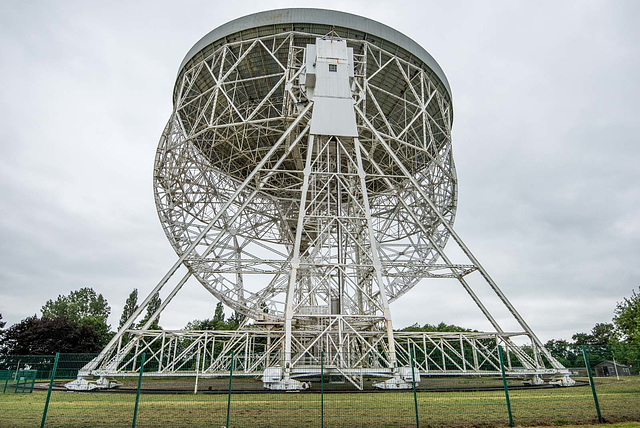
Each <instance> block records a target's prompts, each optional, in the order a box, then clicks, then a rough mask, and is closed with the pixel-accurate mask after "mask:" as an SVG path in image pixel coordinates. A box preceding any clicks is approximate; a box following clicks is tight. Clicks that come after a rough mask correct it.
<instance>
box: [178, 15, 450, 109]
mask: <svg viewBox="0 0 640 428" xmlns="http://www.w3.org/2000/svg"><path fill="white" fill-rule="evenodd" d="M281 24H320V25H329V26H336V27H343V28H349V29H353V30H356V31H361V32H363V33H365V34H367V35H371V36H374V37H377V38H380V39H383V40H386V41H388V42H390V43H393V44H394V45H397V46H399V47H401V48H403V49H405V50H406V51H408V52H409V53H411V54H412V55H415V56H416V57H417V58H418V59H419V60H420V61H422V62H423V63H424V64H425V65H426V66H427V67H429V68H430V69H431V70H432V71H433V72H434V73H435V74H436V76H437V77H438V78H439V79H440V81H441V82H442V84H443V85H444V87H445V88H446V90H447V93H448V95H449V99H452V98H453V97H452V94H451V87H450V86H449V81H448V80H447V77H446V75H445V74H444V71H443V70H442V68H441V67H440V64H438V62H437V61H436V60H435V59H434V58H433V57H432V56H431V54H429V52H427V51H426V50H425V49H424V48H423V47H422V46H420V45H419V44H418V43H416V42H415V41H414V40H413V39H411V38H409V37H408V36H406V35H404V34H402V33H401V32H400V31H398V30H395V29H393V28H391V27H389V26H387V25H385V24H382V23H380V22H378V21H374V20H373V19H369V18H365V17H364V16H360V15H354V14H352V13H347V12H340V11H337V10H329V9H315V8H284V9H274V10H267V11H263V12H257V13H253V14H250V15H246V16H242V17H240V18H236V19H234V20H232V21H229V22H227V23H225V24H222V25H221V26H219V27H217V28H215V29H213V30H212V31H210V32H209V33H207V34H206V35H205V36H204V37H202V38H201V39H200V40H198V42H197V43H196V44H195V45H193V47H192V48H191V49H189V52H187V55H186V56H185V57H184V59H183V60H182V63H181V64H180V67H179V68H178V75H177V76H178V77H179V76H180V74H181V73H182V71H183V68H184V67H185V65H187V64H188V63H189V61H190V60H191V59H192V58H193V57H195V56H196V55H197V54H198V52H200V51H202V50H203V49H205V48H206V47H207V46H209V45H210V44H212V43H214V42H216V41H218V40H220V39H223V38H225V37H228V36H230V35H232V34H235V33H239V32H241V31H245V30H248V29H251V28H258V27H264V26H269V25H274V26H275V25H281Z"/></svg>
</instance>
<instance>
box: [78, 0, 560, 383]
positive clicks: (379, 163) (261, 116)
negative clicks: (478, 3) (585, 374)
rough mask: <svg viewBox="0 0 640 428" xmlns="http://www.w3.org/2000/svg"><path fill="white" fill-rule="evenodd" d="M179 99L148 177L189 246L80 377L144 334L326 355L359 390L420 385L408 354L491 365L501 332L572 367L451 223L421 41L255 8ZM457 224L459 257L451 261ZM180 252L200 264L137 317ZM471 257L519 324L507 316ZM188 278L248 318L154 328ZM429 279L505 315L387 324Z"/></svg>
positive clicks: (167, 349)
mask: <svg viewBox="0 0 640 428" xmlns="http://www.w3.org/2000/svg"><path fill="white" fill-rule="evenodd" d="M173 105H174V109H173V112H172V114H171V116H170V118H169V121H168V123H167V125H166V127H165V129H164V132H163V133H162V137H161V139H160V143H159V146H158V151H157V154H156V158H155V169H154V189H155V198H156V204H157V209H158V214H159V216H160V220H161V223H162V226H163V228H164V231H165V233H166V235H167V238H168V239H169V241H170V243H171V245H172V246H173V248H174V249H175V251H176V253H177V254H178V256H179V259H178V261H177V262H176V263H175V265H174V266H173V267H172V268H171V269H170V270H169V272H168V273H167V274H166V275H165V277H164V278H163V279H162V280H161V281H160V283H159V284H158V285H157V286H156V287H155V288H154V289H153V290H152V292H151V293H150V294H149V296H148V297H147V298H146V300H145V301H144V302H143V303H142V304H141V305H140V307H139V309H138V310H137V311H136V313H135V314H134V315H133V316H132V317H131V319H130V320H129V321H128V322H127V323H126V324H125V325H124V326H123V327H122V329H121V330H120V331H119V332H118V334H117V335H116V336H115V337H114V338H113V340H111V342H110V343H109V345H107V347H106V348H105V349H104V350H103V351H102V352H101V353H100V355H99V356H98V357H96V358H95V359H94V360H93V361H92V362H91V363H89V364H88V365H87V366H85V367H84V368H83V370H82V371H81V372H80V373H79V377H78V380H76V381H74V382H72V383H71V384H68V387H69V388H72V389H92V388H97V387H110V386H114V385H115V381H113V380H111V378H112V377H117V376H130V375H135V373H136V371H137V370H138V368H137V367H136V361H137V360H138V356H139V355H140V354H141V353H142V352H147V354H148V355H149V356H148V357H147V364H148V365H149V367H153V369H145V372H144V374H145V375H149V376H151V375H156V376H181V375H183V376H194V375H197V376H200V377H215V376H228V375H229V373H228V367H229V362H230V359H231V358H234V359H235V370H234V374H238V375H243V376H247V375H253V376H255V375H261V376H262V378H263V382H264V386H265V387H266V388H269V389H274V390H299V389H303V388H305V387H307V386H308V383H307V382H306V381H305V379H309V378H310V377H311V376H312V375H314V374H316V375H317V373H318V371H319V365H320V359H321V358H323V359H324V366H325V373H327V374H331V375H334V376H342V377H344V379H346V380H347V381H349V382H351V383H352V384H353V385H354V386H355V387H357V388H360V389H361V388H362V385H363V378H364V377H366V378H370V377H377V378H379V381H378V382H376V383H375V384H374V386H376V387H378V388H381V389H402V388H410V387H411V382H412V378H411V367H410V361H411V357H410V355H411V354H412V353H413V355H414V356H415V361H414V368H415V369H416V370H417V371H418V373H419V375H421V376H423V377H424V376H428V375H442V374H453V375H455V374H459V375H469V374H473V375H482V374H496V373H498V372H499V369H500V366H499V362H498V353H497V349H498V346H503V347H504V348H505V350H506V355H507V357H508V358H507V366H508V367H507V371H508V374H509V375H512V376H519V377H521V378H523V379H526V380H528V381H532V382H535V383H539V382H543V381H544V380H543V378H547V379H552V380H553V381H555V382H559V383H561V384H564V385H567V384H570V383H571V379H570V378H569V377H568V371H567V370H566V369H565V368H564V367H563V366H562V365H561V364H560V363H559V362H558V361H557V360H556V359H555V358H553V357H552V356H551V355H550V353H549V352H548V351H547V350H546V349H545V348H544V346H543V345H542V343H541V342H540V340H539V339H538V338H537V337H536V335H535V334H534V333H533V331H532V330H531V328H530V327H529V326H528V325H527V324H526V323H525V321H524V320H523V318H522V317H521V316H520V315H519V314H518V312H517V311H516V309H515V308H514V307H513V305H512V304H511V303H510V302H509V300H507V298H506V297H505V295H504V294H503V293H502V292H501V291H500V289H499V288H498V286H497V285H496V284H495V282H494V281H493V279H492V278H491V277H490V276H489V274H488V273H487V272H486V270H485V269H484V268H483V267H482V266H481V265H480V263H479V262H478V260H477V259H476V258H475V256H474V255H473V254H472V253H471V251H470V250H469V249H468V248H467V246H466V245H465V244H464V242H463V241H462V240H461V238H460V237H459V236H458V235H457V233H456V232H455V230H454V229H453V224H454V218H455V214H456V205H457V179H456V170H455V166H454V161H453V156H452V150H451V126H452V122H453V109H452V99H451V90H450V87H449V83H448V81H447V78H446V76H445V75H444V72H443V71H442V69H441V68H440V66H439V65H438V63H437V62H436V61H435V60H434V59H433V58H432V57H431V55H430V54H429V53H428V52H427V51H425V50H424V49H423V48H422V47H421V46H419V45H418V44H417V43H415V42H414V41H413V40H411V39H409V38H408V37H406V36H404V35H403V34H401V33H400V32H398V31H396V30H394V29H392V28H390V27H387V26H385V25H383V24H380V23H378V22H375V21H372V20H369V19H366V18H363V17H360V16H356V15H351V14H347V13H342V12H335V11H329V10H319V9H282V10H274V11H268V12H261V13H257V14H253V15H249V16H245V17H243V18H239V19H236V20H234V21H231V22H229V23H226V24H224V25H222V26H221V27H218V28H216V29H215V30H213V31H212V32H210V33H209V34H207V35H206V36H205V37H203V38H202V39H201V40H200V41H199V42H198V43H196V44H195V45H194V46H193V48H191V50H190V51H189V52H188V53H187V56H186V57H185V58H184V60H183V61H182V64H181V65H180V68H179V72H178V76H177V78H176V83H175V86H174V91H173ZM449 241H451V242H449ZM448 242H449V244H450V245H452V246H457V247H458V248H459V249H460V250H461V253H462V254H464V255H465V257H466V261H465V262H464V263H454V262H452V261H451V259H450V258H449V256H448V255H447V254H448V253H447V252H446V251H445V247H446V246H447V243H448ZM181 266H186V268H187V269H188V273H187V275H186V276H185V277H183V278H182V279H181V280H179V281H178V282H177V284H176V285H174V286H173V288H169V290H170V291H169V292H168V294H167V295H166V297H165V298H164V300H163V303H162V305H161V307H160V308H159V309H158V310H157V311H156V313H155V315H154V317H152V318H151V319H150V320H149V321H148V322H147V323H146V325H144V326H142V327H140V328H133V326H134V325H135V324H134V321H135V320H136V318H138V316H139V315H140V314H141V313H142V311H143V310H145V308H146V306H147V305H148V303H149V301H150V300H151V297H152V296H153V295H154V294H155V293H157V292H160V291H161V290H162V289H163V288H164V287H165V286H167V284H168V283H169V281H170V279H171V277H172V275H173V274H174V273H175V272H176V270H177V269H178V268H179V267H181ZM471 274H475V275H476V276H479V277H480V278H481V279H482V280H483V281H484V282H485V283H486V285H488V286H489V288H490V290H491V291H492V292H493V293H495V295H496V296H497V298H498V300H499V301H500V302H501V304H502V305H504V307H505V308H506V309H507V310H508V313H509V314H510V316H512V317H513V318H514V320H515V322H516V324H517V325H518V326H519V329H518V331H515V332H511V331H505V330H504V329H503V328H502V327H501V325H500V324H499V323H498V321H497V319H496V318H495V317H494V316H493V315H492V313H490V311H489V309H487V307H486V306H485V305H484V304H483V302H482V301H481V299H480V297H479V296H478V295H477V294H476V292H475V291H474V289H473V288H472V286H471V284H470V282H468V281H467V276H468V275H471ZM192 276H193V277H195V278H197V280H198V281H199V282H200V283H201V284H202V286H204V287H205V288H206V290H208V291H209V292H210V293H211V294H212V295H213V297H215V298H216V299H218V300H220V301H222V302H224V304H225V305H226V306H228V307H230V308H232V309H234V310H236V311H238V312H240V313H242V314H244V315H246V317H247V322H245V323H243V325H242V326H241V328H240V329H239V330H237V331H186V330H180V331H168V330H162V331H154V330H148V328H149V327H150V325H151V323H152V322H153V320H154V319H155V317H157V316H158V315H159V314H160V312H162V311H163V310H164V308H165V307H166V305H167V304H169V302H171V300H172V299H173V297H174V296H175V295H176V294H177V293H178V292H179V291H180V289H181V288H182V286H183V285H184V284H185V282H186V281H187V280H188V279H189V278H190V277H192ZM425 278H429V279H431V278H451V279H454V280H457V282H458V283H459V285H460V286H461V287H462V288H463V289H464V290H465V291H466V293H467V294H468V295H469V297H470V299H471V300H472V301H473V302H474V303H475V304H476V305H477V307H478V309H479V311H480V313H482V314H483V315H484V316H485V317H486V319H487V320H488V322H489V323H490V324H491V325H492V327H493V328H494V330H495V331H492V332H460V333H435V332H434V333H425V332H417V333H407V332H397V331H394V329H393V323H392V316H391V311H390V308H389V303H390V302H393V301H394V300H396V299H398V298H400V297H401V296H402V295H404V294H405V293H407V292H409V291H410V290H411V288H412V287H414V286H415V285H416V284H417V283H419V282H420V281H422V280H424V279H425ZM213 301H215V300H214V299H212V302H213ZM514 337H521V338H526V339H527V340H528V341H529V342H530V344H531V349H532V350H533V355H530V354H527V353H525V352H524V351H523V350H522V349H521V348H520V347H519V346H517V345H516V344H515V343H514V342H513V338H514ZM95 377H99V379H98V380H97V381H96V380H94V378H95ZM416 380H417V379H416Z"/></svg>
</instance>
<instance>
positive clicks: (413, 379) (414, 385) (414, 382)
mask: <svg viewBox="0 0 640 428" xmlns="http://www.w3.org/2000/svg"><path fill="white" fill-rule="evenodd" d="M410 355H411V380H412V381H413V382H412V383H413V406H414V407H415V411H416V428H418V427H419V426H420V419H419V417H418V396H417V395H416V373H415V364H414V363H413V348H411V349H410Z"/></svg>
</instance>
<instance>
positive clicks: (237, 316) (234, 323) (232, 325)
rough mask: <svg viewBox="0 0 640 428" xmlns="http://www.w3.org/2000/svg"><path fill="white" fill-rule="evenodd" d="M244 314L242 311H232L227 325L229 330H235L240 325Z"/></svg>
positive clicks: (244, 316)
mask: <svg viewBox="0 0 640 428" xmlns="http://www.w3.org/2000/svg"><path fill="white" fill-rule="evenodd" d="M245 318H246V315H244V314H243V313H242V312H238V311H233V315H231V317H230V318H229V321H228V322H227V325H228V326H229V330H237V329H238V328H239V327H240V324H242V322H243V321H244V320H245Z"/></svg>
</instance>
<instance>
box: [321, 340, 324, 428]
mask: <svg viewBox="0 0 640 428" xmlns="http://www.w3.org/2000/svg"><path fill="white" fill-rule="evenodd" d="M320 426H321V427H322V428H324V351H322V352H320Z"/></svg>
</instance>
